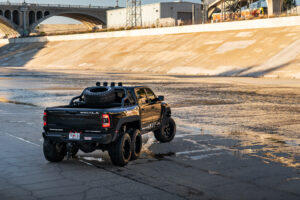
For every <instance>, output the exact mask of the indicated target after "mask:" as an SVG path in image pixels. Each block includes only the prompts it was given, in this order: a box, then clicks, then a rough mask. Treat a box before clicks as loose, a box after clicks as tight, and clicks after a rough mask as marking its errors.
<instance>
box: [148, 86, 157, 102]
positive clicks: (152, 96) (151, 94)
mask: <svg viewBox="0 0 300 200" xmlns="http://www.w3.org/2000/svg"><path fill="white" fill-rule="evenodd" d="M146 92H147V96H148V99H149V100H150V101H151V102H153V101H155V100H156V96H155V94H154V92H153V91H152V90H150V89H149V88H146Z"/></svg>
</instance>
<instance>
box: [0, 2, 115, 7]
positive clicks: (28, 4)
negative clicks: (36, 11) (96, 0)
mask: <svg viewBox="0 0 300 200" xmlns="http://www.w3.org/2000/svg"><path fill="white" fill-rule="evenodd" d="M0 5H5V6H31V7H54V8H95V9H100V8H101V9H108V8H112V7H106V6H92V5H71V4H70V5H67V4H33V3H10V2H0Z"/></svg>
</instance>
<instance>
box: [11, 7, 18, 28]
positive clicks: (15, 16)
mask: <svg viewBox="0 0 300 200" xmlns="http://www.w3.org/2000/svg"><path fill="white" fill-rule="evenodd" d="M12 17H13V22H14V23H15V24H16V25H20V12H19V11H17V10H14V11H13V13H12Z"/></svg>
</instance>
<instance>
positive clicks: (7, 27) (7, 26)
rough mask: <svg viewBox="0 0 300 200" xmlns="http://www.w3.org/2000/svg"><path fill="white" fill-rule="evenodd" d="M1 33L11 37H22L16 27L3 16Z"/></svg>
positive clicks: (1, 18)
mask: <svg viewBox="0 0 300 200" xmlns="http://www.w3.org/2000/svg"><path fill="white" fill-rule="evenodd" d="M0 33H1V34H2V35H10V36H19V35H20V33H19V32H18V31H17V27H16V25H15V24H14V23H13V22H12V21H10V20H8V19H7V18H5V17H4V16H2V15H0Z"/></svg>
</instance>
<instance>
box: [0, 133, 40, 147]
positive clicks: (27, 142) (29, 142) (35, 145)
mask: <svg viewBox="0 0 300 200" xmlns="http://www.w3.org/2000/svg"><path fill="white" fill-rule="evenodd" d="M5 134H6V135H8V136H10V137H13V138H16V139H18V140H21V141H23V142H26V143H28V144H32V145H34V146H38V147H40V146H41V145H39V144H35V143H33V142H30V141H28V140H25V139H23V138H20V137H17V136H14V135H12V134H9V133H5Z"/></svg>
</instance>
